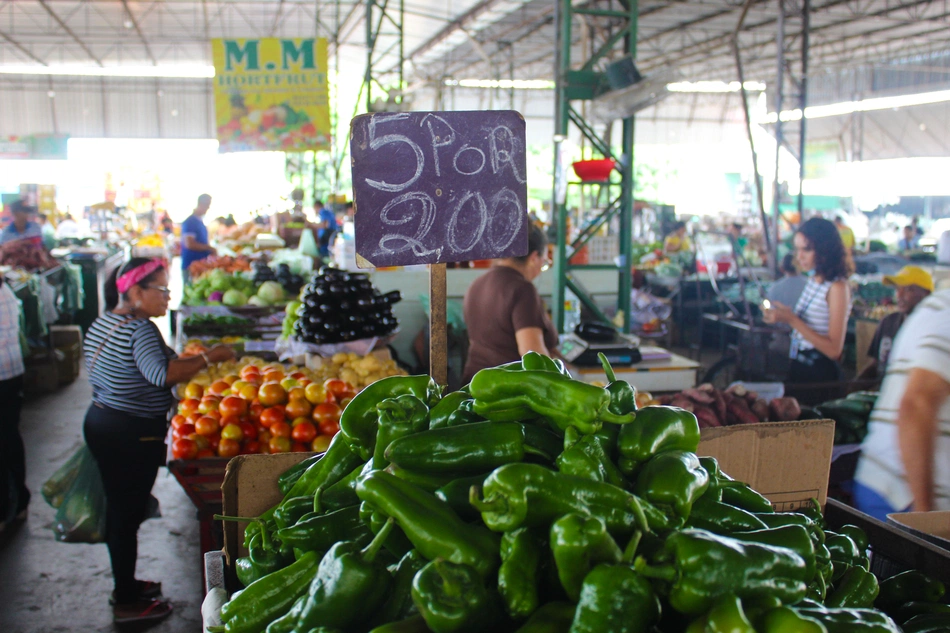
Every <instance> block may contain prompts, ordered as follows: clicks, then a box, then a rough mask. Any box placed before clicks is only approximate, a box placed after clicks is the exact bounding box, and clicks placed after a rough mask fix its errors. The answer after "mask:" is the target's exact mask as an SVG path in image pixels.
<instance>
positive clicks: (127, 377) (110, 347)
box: [83, 312, 175, 417]
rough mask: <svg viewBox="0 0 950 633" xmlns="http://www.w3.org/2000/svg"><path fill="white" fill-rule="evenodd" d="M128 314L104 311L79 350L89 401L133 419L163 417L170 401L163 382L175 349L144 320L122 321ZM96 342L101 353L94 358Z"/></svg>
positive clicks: (155, 327) (170, 393)
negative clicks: (86, 381)
mask: <svg viewBox="0 0 950 633" xmlns="http://www.w3.org/2000/svg"><path fill="white" fill-rule="evenodd" d="M128 318H129V317H128V316H126V315H119V314H114V313H112V312H106V313H105V314H103V315H102V316H100V317H99V318H98V319H96V320H95V322H94V323H93V324H92V326H91V327H90V328H89V332H88V333H87V334H86V340H85V344H84V350H83V353H84V355H85V357H86V369H88V370H89V382H90V383H92V400H93V402H95V403H97V404H101V405H102V406H105V407H109V408H111V409H116V410H118V411H125V412H126V413H130V414H132V415H135V416H139V417H160V416H163V415H165V414H166V413H168V410H169V409H170V408H171V406H172V404H173V403H174V402H175V399H174V397H173V396H172V392H171V389H170V388H169V387H166V386H165V378H166V376H167V375H168V361H169V360H170V359H172V358H175V353H174V352H173V351H172V350H171V349H169V347H168V346H167V345H166V344H165V341H164V339H163V338H162V335H161V333H160V332H159V331H158V327H157V326H156V325H155V324H154V323H152V322H151V321H149V320H148V319H133V320H131V321H126V320H127V319H128ZM103 341H105V342H104V343H103ZM100 346H101V348H102V351H100V352H99V356H98V357H96V351H97V350H98V349H99V348H100ZM93 357H95V363H94V366H93Z"/></svg>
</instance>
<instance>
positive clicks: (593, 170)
mask: <svg viewBox="0 0 950 633" xmlns="http://www.w3.org/2000/svg"><path fill="white" fill-rule="evenodd" d="M616 164H617V161H615V160H614V159H613V158H599V159H596V160H579V161H577V162H575V163H574V173H575V174H577V177H578V178H580V179H581V180H583V181H584V182H605V181H607V180H609V179H610V172H611V171H613V168H614V166H615V165H616Z"/></svg>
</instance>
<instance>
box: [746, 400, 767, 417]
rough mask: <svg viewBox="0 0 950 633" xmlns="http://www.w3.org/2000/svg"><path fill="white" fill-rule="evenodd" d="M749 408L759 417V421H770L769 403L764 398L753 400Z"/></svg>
mask: <svg viewBox="0 0 950 633" xmlns="http://www.w3.org/2000/svg"><path fill="white" fill-rule="evenodd" d="M749 409H751V411H752V413H753V414H754V415H755V417H757V418H758V419H759V422H768V421H769V403H768V402H766V401H765V400H763V399H762V398H759V399H758V400H756V401H755V402H753V403H752V406H750V407H749Z"/></svg>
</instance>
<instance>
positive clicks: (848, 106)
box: [757, 90, 950, 124]
mask: <svg viewBox="0 0 950 633" xmlns="http://www.w3.org/2000/svg"><path fill="white" fill-rule="evenodd" d="M946 101H950V90H940V91H937V92H921V93H918V94H912V95H898V96H896V97H874V98H871V99H863V100H861V101H843V102H841V103H830V104H828V105H820V106H809V107H807V108H805V118H806V119H822V118H825V117H832V116H844V115H846V114H853V113H855V112H872V111H874V110H896V109H898V108H909V107H912V106H919V105H928V104H931V103H944V102H946ZM778 118H779V117H777V116H776V114H775V113H774V112H769V113H768V114H767V115H765V116H763V117H760V119H759V120H758V121H757V122H758V123H759V124H768V123H775V122H776V121H777V120H778ZM801 118H802V111H801V110H800V109H795V110H782V116H781V119H782V121H800V120H801Z"/></svg>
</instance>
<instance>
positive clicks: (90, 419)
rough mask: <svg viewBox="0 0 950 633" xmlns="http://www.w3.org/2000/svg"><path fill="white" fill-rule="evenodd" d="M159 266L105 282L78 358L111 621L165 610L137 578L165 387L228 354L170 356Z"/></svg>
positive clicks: (157, 593) (153, 585)
mask: <svg viewBox="0 0 950 633" xmlns="http://www.w3.org/2000/svg"><path fill="white" fill-rule="evenodd" d="M169 294H170V293H169V291H168V266H167V264H166V262H165V261H164V260H161V259H146V258H142V257H134V258H132V259H131V260H129V262H128V263H126V264H125V265H124V266H122V267H121V268H120V269H119V270H117V271H116V272H115V273H114V274H113V277H112V279H110V280H109V282H108V283H107V285H106V308H107V311H106V312H105V313H104V314H103V315H102V316H100V317H99V318H98V319H96V320H95V322H93V324H92V326H91V327H90V328H89V331H88V332H87V333H86V340H85V343H84V350H83V352H84V355H85V359H86V369H87V370H88V372H89V382H90V383H91V384H92V405H91V406H90V407H89V410H88V412H87V413H86V420H85V423H84V425H83V434H84V435H85V438H86V444H87V445H88V446H89V450H90V451H91V452H92V454H93V456H94V457H95V458H96V462H97V463H98V465H99V472H100V473H101V474H102V483H103V487H104V488H105V494H106V545H107V546H108V547H109V557H110V559H111V561H112V575H113V578H114V582H115V591H113V593H112V599H111V600H110V602H111V603H112V605H113V607H112V614H113V619H114V620H115V622H117V623H123V622H144V621H150V620H160V619H162V618H164V617H166V616H168V615H169V614H170V613H171V612H172V605H171V603H170V602H169V601H167V600H165V599H162V598H161V595H162V587H161V583H159V582H153V581H148V580H136V578H135V563H136V559H137V557H138V529H139V525H140V524H141V523H142V521H144V520H145V518H146V514H147V510H148V505H149V498H150V495H151V490H152V485H153V484H154V483H155V476H156V475H157V474H158V467H159V466H160V465H162V464H163V463H164V461H165V443H164V441H165V433H166V430H167V428H168V427H167V425H168V422H167V420H168V412H169V410H171V408H172V407H173V406H174V404H175V399H174V396H173V395H172V389H171V388H172V387H173V386H174V385H176V384H177V383H180V382H185V381H188V380H190V379H191V378H192V377H193V376H194V375H195V374H197V373H198V372H199V371H201V370H202V369H204V368H205V367H207V366H208V365H209V364H210V363H214V362H221V361H225V360H229V359H231V358H234V353H233V352H232V351H231V349H230V348H229V347H227V346H225V345H218V346H215V347H213V348H212V349H211V350H209V351H208V352H207V353H206V354H202V355H200V356H196V357H194V358H177V357H176V355H175V353H174V352H173V351H172V350H171V349H170V348H169V347H168V345H166V344H165V341H164V339H163V338H162V335H161V333H160V332H159V330H158V327H157V326H156V325H155V323H153V322H152V321H151V319H153V318H155V317H160V316H163V315H164V314H165V313H166V312H167V310H168V299H169Z"/></svg>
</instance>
